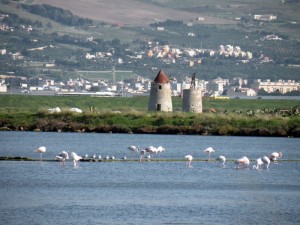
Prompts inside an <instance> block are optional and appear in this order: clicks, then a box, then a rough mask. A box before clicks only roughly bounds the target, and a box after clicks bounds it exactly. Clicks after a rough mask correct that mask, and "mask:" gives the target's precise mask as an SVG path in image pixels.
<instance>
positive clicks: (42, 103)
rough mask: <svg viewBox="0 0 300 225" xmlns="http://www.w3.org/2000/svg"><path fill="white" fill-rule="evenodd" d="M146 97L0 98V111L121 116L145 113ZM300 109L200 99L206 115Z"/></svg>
mask: <svg viewBox="0 0 300 225" xmlns="http://www.w3.org/2000/svg"><path fill="white" fill-rule="evenodd" d="M148 101H149V97H132V98H105V97H85V96H83V97H78V96H68V97H63V96H33V95H0V111H2V112H8V111H10V112H37V111H39V110H46V109H48V108H54V107H60V108H62V109H64V108H65V109H68V108H71V107H78V108H81V109H82V110H83V111H89V108H90V106H93V107H95V108H96V109H97V111H99V112H101V111H110V110H112V111H113V110H118V111H121V112H130V111H139V112H147V109H148ZM172 102H173V109H174V111H176V112H179V111H181V102H182V99H180V98H179V97H173V99H172ZM291 107H300V102H299V101H295V100H266V99H255V100H249V99H230V100H219V99H218V100H215V99H210V98H205V99H203V111H204V112H208V111H209V110H210V109H211V108H214V109H215V110H216V111H217V112H220V113H222V112H224V111H225V110H226V111H229V112H235V111H243V112H246V111H248V110H260V109H274V108H278V109H290V108H291Z"/></svg>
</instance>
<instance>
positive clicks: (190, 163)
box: [184, 155, 193, 167]
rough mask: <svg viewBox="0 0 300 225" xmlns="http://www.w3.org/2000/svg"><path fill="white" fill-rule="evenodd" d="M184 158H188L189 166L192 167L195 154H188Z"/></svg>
mask: <svg viewBox="0 0 300 225" xmlns="http://www.w3.org/2000/svg"><path fill="white" fill-rule="evenodd" d="M184 158H185V159H186V160H187V166H188V167H192V161H193V156H191V155H186V156H185V157H184Z"/></svg>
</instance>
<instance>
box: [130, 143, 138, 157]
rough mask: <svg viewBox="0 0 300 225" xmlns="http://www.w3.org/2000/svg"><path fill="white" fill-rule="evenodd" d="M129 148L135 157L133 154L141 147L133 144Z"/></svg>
mask: <svg viewBox="0 0 300 225" xmlns="http://www.w3.org/2000/svg"><path fill="white" fill-rule="evenodd" d="M128 149H129V150H130V151H131V152H132V158H133V154H134V153H137V152H139V150H140V147H139V146H135V145H132V146H129V147H128Z"/></svg>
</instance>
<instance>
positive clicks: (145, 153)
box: [34, 145, 282, 170]
mask: <svg viewBox="0 0 300 225" xmlns="http://www.w3.org/2000/svg"><path fill="white" fill-rule="evenodd" d="M127 149H128V150H130V151H131V153H132V158H134V154H140V156H139V161H140V162H143V161H145V160H147V161H149V160H151V159H152V158H154V155H155V154H158V155H159V158H160V156H161V154H162V152H164V151H165V150H166V149H165V148H164V147H162V146H158V147H154V146H152V145H150V146H148V147H145V148H140V147H139V146H135V145H132V146H129V147H127ZM34 152H38V153H40V160H42V157H43V153H46V147H45V146H41V147H39V148H37V149H36V150H34ZM203 152H204V153H205V154H208V159H207V161H208V162H210V161H211V155H212V154H213V153H215V149H213V148H212V147H208V148H206V149H204V150H203ZM281 157H282V153H281V152H272V153H271V154H270V155H269V156H266V155H265V156H263V157H260V158H258V159H256V163H255V165H253V166H252V169H256V170H262V169H269V166H270V163H271V162H274V163H276V162H277V160H278V159H279V158H281ZM69 159H72V160H73V165H74V167H78V166H79V161H87V160H88V161H90V160H94V161H98V160H102V159H103V160H114V159H115V157H114V156H108V155H107V156H106V157H102V156H101V155H97V154H93V155H92V156H91V157H89V156H88V155H87V154H86V155H84V156H79V155H78V154H77V153H76V152H71V153H69V151H62V152H60V153H58V154H57V155H56V156H55V160H58V161H59V162H60V163H61V164H62V165H63V166H65V163H66V161H67V160H69ZM184 159H185V160H186V162H187V163H186V164H187V166H188V167H192V161H193V156H192V155H190V154H188V155H186V156H185V157H184ZM122 160H127V157H126V155H125V156H124V157H123V158H122ZM215 161H217V162H220V164H221V165H220V166H221V167H223V168H225V167H226V166H225V163H226V157H225V156H224V155H219V156H218V157H217V158H216V159H215ZM234 165H235V166H234V169H247V168H249V166H250V160H249V158H248V157H246V156H242V157H241V158H238V159H236V160H234Z"/></svg>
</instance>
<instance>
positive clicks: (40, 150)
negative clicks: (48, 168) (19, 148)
mask: <svg viewBox="0 0 300 225" xmlns="http://www.w3.org/2000/svg"><path fill="white" fill-rule="evenodd" d="M34 151H35V152H38V153H40V160H41V161H42V160H43V153H45V152H46V147H45V146H41V147H39V148H38V149H36V150H34Z"/></svg>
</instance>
